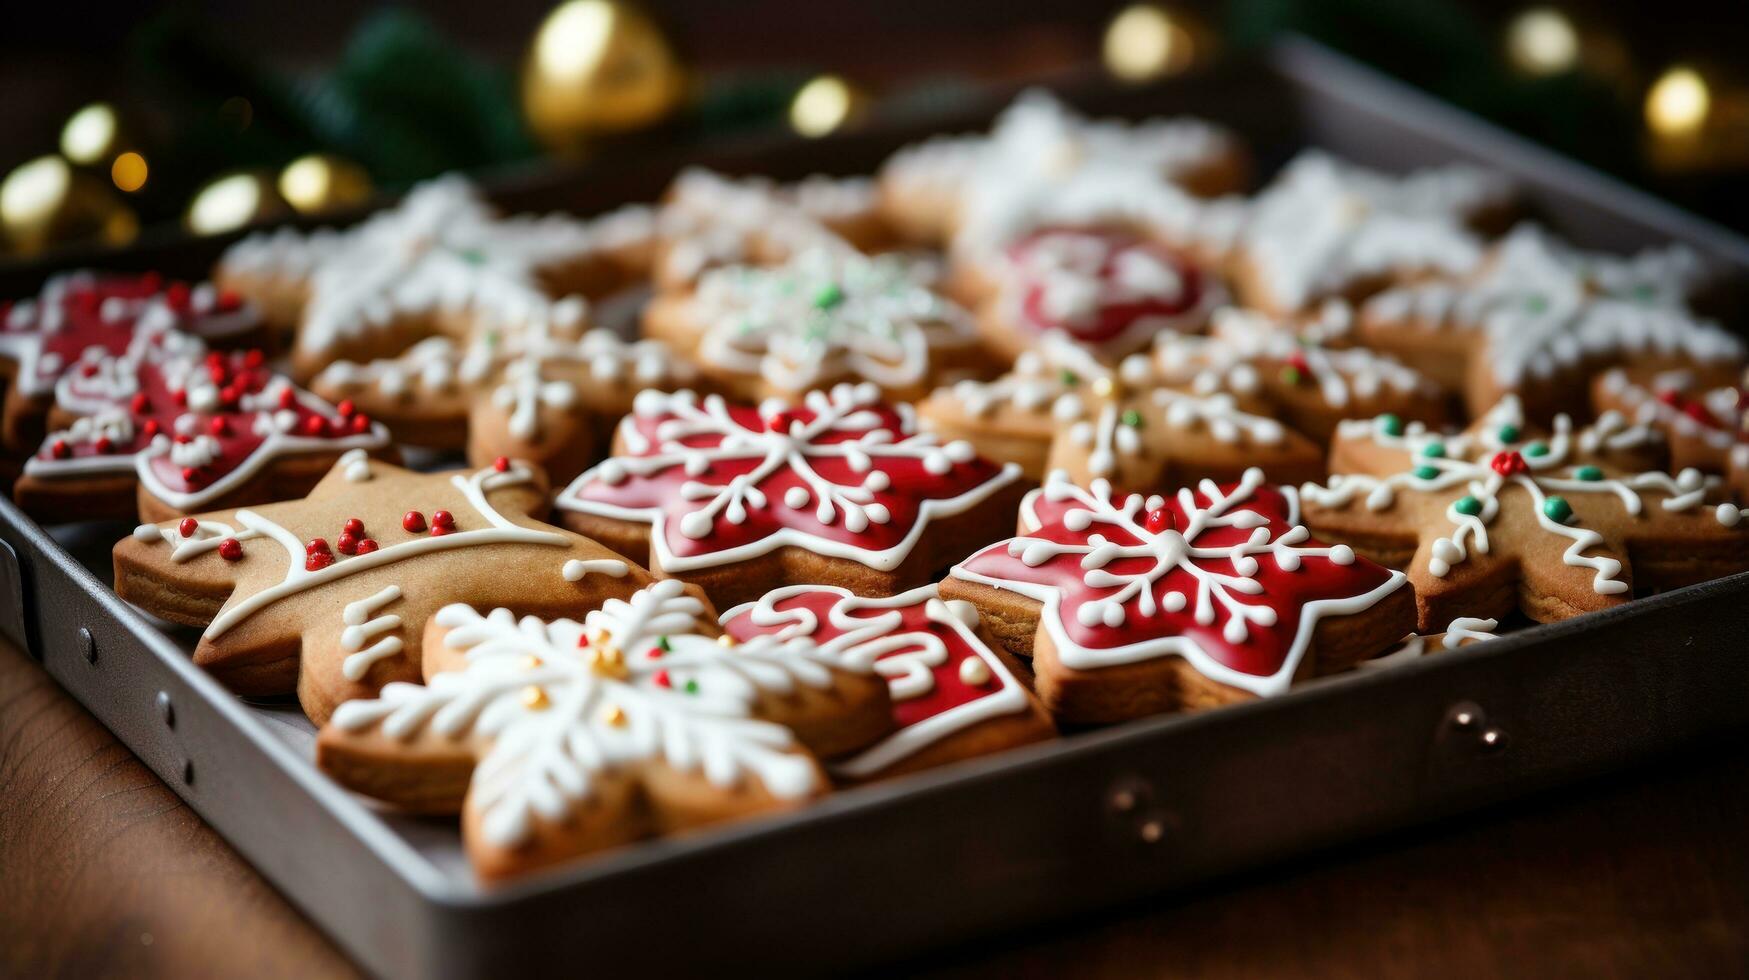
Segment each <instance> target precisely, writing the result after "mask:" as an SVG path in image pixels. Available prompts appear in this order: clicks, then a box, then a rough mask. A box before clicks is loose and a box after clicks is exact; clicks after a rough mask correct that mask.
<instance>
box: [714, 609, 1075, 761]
mask: <svg viewBox="0 0 1749 980" xmlns="http://www.w3.org/2000/svg"><path fill="white" fill-rule="evenodd" d="M722 626H723V629H724V630H725V631H727V632H728V634H729V635H730V636H733V637H735V638H736V639H739V640H743V641H746V640H751V639H753V638H754V637H760V636H769V637H772V638H775V639H777V640H779V641H783V642H792V641H796V640H805V641H807V642H809V643H816V644H819V645H820V647H821V649H822V650H824V651H827V652H829V653H831V654H833V655H834V656H840V657H845V658H847V659H849V660H850V661H851V662H853V663H857V664H861V663H865V662H868V661H870V660H872V661H873V663H874V669H875V670H876V671H877V672H878V673H879V674H880V675H881V676H882V677H885V678H887V681H888V684H889V685H890V690H891V694H892V697H893V716H894V722H895V727H896V729H897V730H896V731H894V732H893V733H892V734H891V735H890V736H888V737H886V738H884V739H882V740H881V741H879V742H877V743H875V744H874V745H870V746H868V747H867V748H865V749H862V750H861V751H859V752H857V753H856V754H854V755H851V756H848V757H846V758H843V759H838V760H835V761H833V762H832V763H831V764H830V765H829V767H828V768H830V769H831V771H832V773H833V775H835V776H838V777H839V778H841V779H851V780H864V779H883V778H886V777H889V776H896V775H899V774H901V773H906V772H915V771H917V770H919V769H927V768H929V767H930V766H937V765H941V764H943V763H947V762H952V761H954V760H956V759H965V758H970V757H972V756H977V755H984V754H986V753H990V752H999V751H1001V750H1002V749H1005V748H1008V747H1010V746H1014V745H1022V744H1025V743H1028V742H1035V741H1039V740H1041V739H1045V738H1050V737H1051V736H1052V735H1054V734H1055V733H1056V730H1055V728H1054V727H1053V726H1052V725H1051V720H1050V716H1049V715H1048V714H1046V713H1045V711H1044V709H1043V708H1042V707H1041V706H1040V705H1039V703H1038V700H1037V699H1036V698H1034V697H1033V695H1032V692H1031V691H1029V690H1027V688H1026V685H1025V684H1023V683H1021V681H1020V680H1019V678H1017V677H1016V676H1015V672H1016V670H1017V669H1018V668H1017V666H1016V665H1015V664H1014V663H1013V662H1012V660H1011V659H1010V658H1011V655H1010V654H1009V653H1008V652H1007V651H1006V650H1004V649H1002V648H1001V647H1000V646H999V645H998V644H997V643H996V641H995V639H994V637H992V636H991V635H990V633H989V630H988V629H987V628H986V627H985V626H984V625H983V624H982V623H980V622H979V616H978V610H977V608H976V607H975V606H973V605H972V604H970V603H968V602H964V601H958V600H955V601H949V602H943V601H942V600H941V599H940V598H939V597H938V596H937V594H936V587H935V586H934V585H926V586H923V587H922V588H919V589H913V590H911V591H910V592H906V593H904V594H903V595H896V596H886V597H882V598H868V597H864V596H858V595H853V594H851V593H850V592H847V591H846V590H844V589H840V588H836V587H833V586H829V585H791V586H786V587H784V588H779V589H773V590H772V591H770V592H768V593H766V594H765V595H764V596H762V597H761V598H760V599H759V600H758V601H757V602H750V603H746V604H745V605H741V606H736V607H735V608H734V609H731V610H729V611H728V612H725V613H723V616H722Z"/></svg>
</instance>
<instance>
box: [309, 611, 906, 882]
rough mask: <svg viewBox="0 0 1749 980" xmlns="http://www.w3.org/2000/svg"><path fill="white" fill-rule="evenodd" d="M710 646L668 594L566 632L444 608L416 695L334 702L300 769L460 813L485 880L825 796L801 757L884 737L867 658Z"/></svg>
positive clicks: (702, 628)
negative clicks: (311, 758) (315, 767)
mask: <svg viewBox="0 0 1749 980" xmlns="http://www.w3.org/2000/svg"><path fill="white" fill-rule="evenodd" d="M719 640H722V641H727V640H728V637H726V636H721V635H718V634H717V630H716V627H715V624H714V623H713V622H712V621H711V619H710V616H709V609H708V607H706V606H705V604H704V603H702V602H700V601H699V600H698V599H697V598H695V597H693V596H691V595H689V594H687V592H686V590H685V589H684V588H683V587H682V585H681V584H680V583H679V582H676V581H672V580H670V581H664V582H657V583H655V584H653V585H651V586H650V587H649V588H647V589H644V590H643V591H640V592H636V593H633V594H632V595H631V596H630V597H629V598H626V599H619V598H614V599H609V600H607V602H606V604H605V605H603V606H602V608H601V609H599V610H596V611H595V612H592V613H589V615H588V616H587V618H585V619H584V621H583V622H581V623H579V622H576V621H574V620H569V619H557V620H552V621H545V620H541V619H537V618H534V617H532V616H530V617H525V618H523V619H521V620H520V621H519V620H518V619H517V618H516V616H514V615H513V614H511V613H510V612H509V611H508V610H505V609H495V610H493V611H492V612H491V613H489V614H487V615H481V614H480V613H478V612H476V611H474V609H473V608H471V607H469V606H467V605H451V606H446V607H444V608H442V609H439V610H438V611H437V613H436V615H435V616H433V617H432V619H431V623H430V625H429V626H427V627H426V628H425V630H424V635H423V644H424V647H425V661H426V664H427V667H428V670H427V674H428V678H427V681H426V683H425V684H424V685H419V684H405V683H395V684H390V685H388V686H387V687H385V688H383V691H382V694H381V695H380V696H379V697H378V698H375V699H371V700H354V701H348V702H346V703H344V704H342V705H340V706H339V707H338V708H336V709H335V711H334V715H333V718H332V719H331V720H330V721H329V723H328V725H327V726H326V727H324V728H323V729H322V732H321V734H320V736H319V737H318V738H317V741H316V759H317V762H318V764H319V765H321V767H322V768H323V769H324V770H325V771H327V772H328V773H329V774H330V775H332V776H334V777H335V778H336V779H338V780H340V781H341V782H343V783H345V784H346V785H348V786H350V787H352V788H353V789H356V790H359V791H360V792H364V793H368V794H370V795H372V796H376V797H380V798H382V799H385V800H388V801H389V802H392V803H396V804H399V805H401V806H404V807H408V808H411V809H414V810H420V811H426V812H435V813H453V812H456V811H458V810H459V811H460V812H461V814H462V835H463V840H464V842H465V844H466V847H467V852H468V857H469V859H470V860H471V861H472V862H473V865H474V868H475V869H476V871H478V872H479V874H480V876H481V877H483V878H486V879H488V880H493V879H502V878H507V877H510V876H513V875H517V874H521V873H524V872H527V871H531V870H534V869H536V868H540V867H544V866H547V865H551V864H555V863H558V862H561V861H564V860H566V859H569V858H574V857H577V856H578V855H582V854H586V853H589V852H593V851H599V850H602V849H605V848H609V847H614V846H616V845H619V844H624V843H628V842H631V841H635V840H638V839H641V838H645V837H653V836H657V835H659V834H663V833H669V832H674V831H680V830H686V829H689V828H693V827H699V826H703V825H706V824H712V823H718V822H721V821H724V820H730V819H734V818H737V817H745V816H751V815H753V814H757V813H764V812H770V811H775V810H782V809H787V808H790V807H793V806H796V805H798V804H800V803H802V802H804V801H806V800H807V799H809V798H810V797H814V796H818V795H820V794H822V793H824V792H825V791H826V789H827V783H826V779H825V777H824V776H823V774H822V773H821V771H820V767H819V765H818V763H817V762H816V761H815V759H814V755H815V754H817V753H831V752H833V751H841V750H842V748H843V747H844V746H846V745H850V746H854V745H857V744H861V743H862V742H866V741H867V740H868V739H869V738H874V737H879V736H880V735H881V734H882V733H884V732H885V730H886V729H887V728H888V727H890V726H891V724H892V722H891V717H890V713H891V708H890V707H889V704H888V700H887V695H886V692H885V690H884V689H883V688H884V685H883V684H882V683H881V682H880V678H878V677H876V676H874V675H873V673H872V671H871V669H870V667H871V663H872V661H873V657H874V655H875V654H874V651H869V652H867V653H866V654H853V655H850V656H846V655H844V653H843V652H842V651H838V650H829V649H827V648H826V647H825V646H823V645H817V644H815V643H812V642H809V641H806V640H793V641H788V642H785V641H778V640H776V639H774V638H764V637H755V638H752V639H749V640H748V641H746V642H744V643H740V644H732V643H730V642H719ZM792 729H793V732H792Z"/></svg>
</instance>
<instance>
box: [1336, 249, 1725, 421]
mask: <svg viewBox="0 0 1749 980" xmlns="http://www.w3.org/2000/svg"><path fill="white" fill-rule="evenodd" d="M1696 262H1697V260H1696V259H1695V258H1694V257H1693V255H1692V253H1689V252H1687V251H1686V250H1683V249H1680V248H1673V249H1665V250H1657V251H1648V252H1644V253H1641V254H1640V255H1638V256H1634V257H1632V258H1628V259H1622V258H1616V257H1614V256H1607V255H1597V254H1591V253H1585V252H1580V251H1577V250H1575V249H1573V248H1571V247H1570V246H1568V245H1566V244H1565V243H1563V242H1561V241H1559V240H1557V239H1556V238H1554V237H1553V236H1552V235H1550V234H1548V233H1547V232H1545V231H1542V230H1541V229H1539V228H1537V227H1535V226H1533V225H1524V226H1520V227H1519V228H1516V229H1514V230H1513V232H1512V234H1510V235H1508V236H1507V237H1506V238H1504V239H1502V240H1501V242H1500V243H1499V244H1498V245H1497V246H1496V247H1495V248H1494V249H1493V250H1491V252H1490V253H1489V255H1488V258H1487V261H1485V262H1484V263H1482V264H1481V265H1480V266H1479V267H1478V268H1476V269H1475V270H1474V271H1473V273H1472V274H1470V275H1467V276H1457V277H1451V276H1448V277H1446V278H1444V279H1436V280H1432V281H1427V282H1418V283H1410V284H1406V285H1400V286H1398V287H1396V288H1394V289H1390V290H1387V291H1385V292H1383V293H1380V294H1378V295H1377V296H1374V297H1373V298H1371V299H1370V300H1368V301H1367V302H1366V303H1365V305H1363V306H1362V307H1361V310H1360V317H1359V323H1358V325H1357V328H1356V337H1357V339H1358V340H1359V341H1360V342H1361V343H1363V344H1365V345H1366V346H1368V347H1372V348H1375V349H1377V350H1382V351H1386V352H1389V353H1391V354H1394V355H1396V356H1397V357H1400V358H1401V359H1403V360H1404V361H1405V362H1407V363H1409V364H1411V365H1413V366H1415V367H1418V368H1420V369H1421V370H1423V371H1425V372H1426V373H1427V374H1429V375H1430V376H1432V377H1434V378H1435V379H1437V380H1439V381H1440V382H1441V383H1443V384H1445V385H1447V386H1448V387H1450V388H1452V389H1453V390H1456V391H1461V392H1462V393H1463V395H1464V399H1465V401H1466V402H1467V403H1468V405H1469V408H1470V412H1471V413H1472V415H1480V414H1482V413H1483V412H1486V411H1487V410H1488V409H1489V408H1490V407H1491V406H1493V405H1494V403H1495V402H1497V401H1499V400H1500V398H1502V397H1503V396H1505V395H1515V396H1517V397H1518V399H1519V400H1520V402H1521V403H1522V404H1523V406H1524V411H1525V414H1526V415H1528V416H1529V417H1530V418H1531V419H1534V420H1538V421H1542V422H1546V421H1548V420H1549V419H1550V418H1552V417H1553V416H1554V415H1555V414H1556V413H1557V412H1578V411H1583V410H1584V409H1585V408H1586V407H1587V406H1586V402H1587V395H1588V392H1587V390H1586V385H1587V384H1588V382H1589V380H1590V378H1591V377H1592V376H1593V375H1594V374H1595V373H1596V372H1598V371H1600V370H1602V369H1605V368H1608V367H1612V366H1616V365H1622V364H1632V365H1634V366H1635V367H1637V368H1640V369H1644V370H1669V369H1675V368H1682V369H1688V370H1691V371H1695V372H1698V373H1700V374H1701V375H1702V376H1703V378H1704V382H1703V383H1707V384H1728V383H1730V382H1732V381H1733V380H1735V378H1736V377H1737V376H1738V374H1739V373H1740V372H1741V370H1742V366H1743V361H1744V353H1745V349H1744V346H1743V343H1742V341H1741V340H1739V339H1738V338H1736V337H1734V336H1732V335H1731V334H1730V333H1728V332H1726V331H1725V330H1723V329H1721V328H1720V327H1719V325H1718V324H1716V323H1713V322H1711V321H1708V320H1705V319H1702V318H1700V317H1698V316H1696V315H1695V314H1694V313H1693V312H1692V311H1690V309H1689V308H1688V306H1687V303H1686V299H1687V296H1688V294H1689V291H1690V287H1691V286H1693V285H1696V284H1697V283H1698V281H1699V280H1698V275H1699V274H1698V273H1697V272H1696V271H1694V267H1695V263H1696Z"/></svg>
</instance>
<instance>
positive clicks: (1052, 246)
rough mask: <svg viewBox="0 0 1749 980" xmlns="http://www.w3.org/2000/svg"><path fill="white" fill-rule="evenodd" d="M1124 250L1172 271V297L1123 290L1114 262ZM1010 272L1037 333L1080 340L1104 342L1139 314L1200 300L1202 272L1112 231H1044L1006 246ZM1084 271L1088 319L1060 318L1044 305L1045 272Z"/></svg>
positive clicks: (1173, 310) (1160, 313)
mask: <svg viewBox="0 0 1749 980" xmlns="http://www.w3.org/2000/svg"><path fill="white" fill-rule="evenodd" d="M1129 253H1142V254H1145V255H1147V256H1148V257H1151V258H1153V259H1154V260H1156V261H1157V262H1159V263H1161V264H1163V265H1165V266H1166V267H1167V268H1169V269H1171V270H1172V271H1173V272H1174V273H1176V274H1177V276H1178V279H1179V282H1180V283H1181V288H1180V289H1179V290H1178V292H1177V294H1176V295H1172V296H1159V295H1142V294H1138V293H1136V292H1135V291H1133V290H1130V289H1126V288H1124V287H1123V285H1122V284H1121V282H1120V280H1119V278H1118V269H1119V268H1120V263H1121V262H1123V261H1125V259H1124V258H1123V257H1124V256H1125V255H1127V254H1129ZM1008 258H1009V262H1010V265H1011V268H1012V270H1013V272H1014V274H1016V275H1019V276H1021V277H1022V279H1021V290H1022V292H1021V300H1020V311H1021V316H1022V318H1023V319H1024V320H1025V322H1026V324H1027V326H1029V327H1031V328H1032V329H1034V330H1037V331H1041V332H1043V331H1049V330H1061V331H1063V332H1065V333H1068V334H1069V335H1070V336H1072V337H1074V338H1075V339H1076V340H1079V341H1082V342H1084V343H1094V344H1097V343H1104V342H1106V341H1109V340H1112V339H1114V338H1116V337H1118V336H1119V335H1121V334H1122V333H1123V332H1124V331H1126V330H1128V329H1129V328H1130V327H1131V326H1133V325H1134V324H1135V323H1136V321H1138V320H1140V319H1142V318H1143V317H1176V316H1182V315H1183V314H1185V313H1187V312H1189V311H1190V310H1193V309H1195V308H1196V306H1197V305H1198V304H1199V303H1200V302H1201V301H1202V294H1203V289H1204V284H1203V278H1202V274H1201V273H1200V272H1199V271H1198V270H1197V269H1196V267H1194V266H1192V265H1190V264H1189V263H1188V262H1186V261H1184V259H1183V258H1181V257H1180V256H1178V255H1176V254H1174V253H1173V252H1171V251H1169V250H1168V249H1166V248H1165V247H1163V246H1161V245H1159V244H1158V243H1155V242H1151V241H1147V240H1145V239H1143V238H1140V237H1138V236H1135V235H1131V234H1126V233H1121V232H1115V231H1085V230H1079V229H1062V228H1057V229H1046V230H1044V231H1039V232H1035V233H1034V234H1032V235H1029V236H1028V237H1026V238H1024V239H1022V240H1021V241H1019V242H1017V243H1015V244H1014V245H1013V246H1011V247H1010V248H1009V250H1008ZM1052 273H1054V274H1058V275H1063V274H1071V275H1076V276H1080V275H1088V276H1091V277H1092V278H1094V279H1096V280H1097V282H1098V284H1099V287H1100V291H1099V295H1098V297H1097V300H1096V305H1095V309H1094V312H1093V313H1092V314H1091V315H1090V316H1088V317H1082V318H1072V319H1067V320H1065V319H1061V318H1059V317H1057V316H1054V315H1052V313H1051V312H1050V311H1049V310H1048V309H1047V303H1046V298H1045V297H1046V288H1045V285H1046V282H1047V281H1048V278H1049V275H1050V274H1052Z"/></svg>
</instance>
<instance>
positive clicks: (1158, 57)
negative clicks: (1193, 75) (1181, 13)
mask: <svg viewBox="0 0 1749 980" xmlns="http://www.w3.org/2000/svg"><path fill="white" fill-rule="evenodd" d="M1194 47H1195V43H1194V42H1193V41H1192V40H1191V37H1190V32H1189V31H1187V30H1185V29H1184V26H1183V25H1182V24H1180V23H1178V22H1177V21H1176V20H1174V19H1173V17H1172V15H1171V14H1169V13H1167V12H1166V11H1165V10H1164V9H1162V8H1160V7H1156V6H1154V5H1153V4H1147V3H1139V4H1136V5H1134V6H1131V7H1126V8H1124V9H1123V10H1122V11H1120V12H1119V13H1118V15H1117V16H1116V17H1113V18H1112V19H1111V23H1110V24H1109V25H1108V26H1107V27H1106V28H1105V46H1104V56H1105V67H1106V68H1107V69H1108V70H1110V72H1111V73H1112V74H1113V75H1116V76H1117V77H1118V78H1121V79H1124V80H1126V81H1132V82H1141V81H1147V80H1148V79H1151V78H1159V77H1160V76H1162V75H1169V74H1171V73H1173V72H1176V71H1180V70H1182V69H1183V68H1185V67H1186V66H1188V65H1189V64H1190V62H1191V57H1192V55H1193V53H1194Z"/></svg>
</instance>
